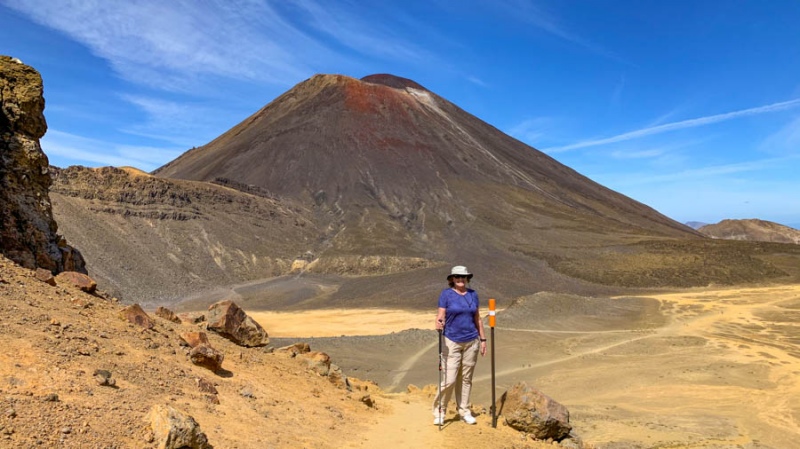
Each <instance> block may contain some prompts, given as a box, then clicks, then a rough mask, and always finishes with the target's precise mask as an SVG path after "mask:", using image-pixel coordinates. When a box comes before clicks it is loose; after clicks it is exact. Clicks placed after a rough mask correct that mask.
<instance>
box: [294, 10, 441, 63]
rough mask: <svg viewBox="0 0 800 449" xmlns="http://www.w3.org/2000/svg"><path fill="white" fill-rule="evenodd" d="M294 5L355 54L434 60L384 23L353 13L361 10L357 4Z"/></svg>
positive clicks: (312, 24)
mask: <svg viewBox="0 0 800 449" xmlns="http://www.w3.org/2000/svg"><path fill="white" fill-rule="evenodd" d="M294 4H295V5H296V6H298V7H300V8H301V9H302V10H303V11H304V12H305V14H306V16H307V17H308V18H309V21H308V22H309V24H310V25H311V26H312V27H314V28H316V29H317V30H319V31H320V32H322V33H324V34H326V35H327V36H329V37H332V38H333V39H335V40H336V41H337V42H338V43H340V44H341V45H344V46H346V47H348V48H349V49H350V50H352V51H355V52H358V53H361V54H364V55H369V56H372V57H375V56H378V57H381V58H385V59H399V60H402V61H406V62H408V61H422V60H426V59H430V58H429V52H428V51H427V50H425V49H423V48H421V47H418V46H416V45H414V44H412V43H410V42H409V41H406V40H405V39H403V38H402V37H400V36H398V35H397V33H396V32H394V31H392V30H391V29H390V28H388V27H386V26H385V25H383V24H384V23H385V21H384V20H370V18H369V17H368V16H364V15H363V14H362V15H356V14H354V13H353V11H356V10H358V8H357V5H354V4H351V3H349V2H317V1H313V0H295V2H294ZM380 8H381V6H380V5H379V4H376V5H374V6H373V7H371V8H370V10H372V11H376V12H377V10H378V9H380ZM406 19H407V18H406ZM413 28H414V29H416V28H419V26H414V27H413Z"/></svg>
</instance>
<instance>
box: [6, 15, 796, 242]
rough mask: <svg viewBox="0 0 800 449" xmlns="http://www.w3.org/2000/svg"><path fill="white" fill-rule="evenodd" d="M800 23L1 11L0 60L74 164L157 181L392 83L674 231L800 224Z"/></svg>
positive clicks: (58, 161) (48, 140) (65, 159)
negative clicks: (39, 86)
mask: <svg viewBox="0 0 800 449" xmlns="http://www.w3.org/2000/svg"><path fill="white" fill-rule="evenodd" d="M366 5H369V6H366ZM798 24H800V2H798V1H796V0H769V1H763V0H713V1H712V0H686V1H684V0H670V1H664V0H581V1H578V0H493V1H483V0H460V1H455V0H453V1H444V0H421V1H418V0H403V1H390V0H386V1H381V2H362V1H334V0H328V1H325V0H224V1H223V0H220V1H214V0H206V1H201V0H196V1H180V0H174V1H166V2H165V1H163V0H139V1H135V2H133V1H110V0H108V1H102V0H97V1H78V0H74V1H60V0H24V1H18V0H0V54H7V55H11V56H14V57H17V58H20V59H21V60H22V61H23V62H25V63H27V64H29V65H31V66H33V67H35V68H36V69H37V70H39V71H40V72H41V74H42V76H43V78H44V83H45V99H46V102H47V107H46V109H45V115H46V117H47V121H48V125H49V130H48V133H47V135H46V136H45V137H44V139H43V140H42V147H43V149H44V151H45V153H46V154H47V155H48V157H49V158H50V161H51V163H52V164H54V165H57V166H62V167H63V166H68V165H73V164H81V165H86V166H103V165H116V166H120V165H132V166H135V167H138V168H141V169H144V170H148V171H149V170H153V169H155V168H157V167H159V166H161V165H163V164H164V163H166V162H169V161H170V160H172V159H174V158H175V157H177V156H178V155H180V154H181V153H182V152H184V151H186V150H187V149H189V148H191V147H194V146H200V145H203V144H205V143H207V142H208V141H210V140H211V139H213V138H214V137H216V136H218V135H219V134H221V133H223V132H225V131H226V130H228V129H229V128H231V127H232V126H234V125H235V124H237V123H238V122H240V121H241V120H243V119H244V118H245V117H247V116H249V115H250V114H252V113H253V112H255V111H256V110H258V109H259V108H261V107H262V106H264V105H266V104H267V103H269V102H270V101H272V100H273V99H274V98H275V97H277V96H278V95H280V94H282V93H283V92H285V91H286V90H288V89H290V88H291V87H292V86H294V85H295V84H297V83H299V82H301V81H303V80H304V79H306V78H308V77H310V76H312V75H314V74H316V73H339V74H344V75H349V76H353V77H356V78H360V77H362V76H365V75H370V74H374V73H392V74H395V75H399V76H403V77H406V78H411V79H413V80H415V81H417V82H418V83H420V84H422V85H423V86H425V87H427V88H428V89H430V90H432V91H433V92H436V93H437V94H439V95H441V96H443V97H444V98H447V99H448V100H450V101H452V102H453V103H455V104H457V105H458V106H460V107H461V108H463V109H465V110H466V111H467V112H470V113H472V114H474V115H476V116H477V117H479V118H481V119H482V120H484V121H486V122H488V123H490V124H491V125H493V126H495V127H496V128H498V129H500V130H501V131H504V132H505V133H507V134H510V135H512V136H514V137H516V138H518V139H520V140H522V141H523V142H525V143H528V144H530V145H531V146H533V147H535V148H537V149H539V150H541V151H544V152H545V153H547V154H549V155H551V156H552V157H554V158H556V159H557V160H559V161H560V162H562V163H564V164H565V165H568V166H570V167H572V168H573V169H575V170H577V171H578V172H580V173H582V174H584V175H586V176H588V177H590V178H592V179H594V180H595V181H597V182H599V183H601V184H603V185H606V186H608V187H610V188H612V189H614V190H617V191H619V192H621V193H623V194H625V195H628V196H630V197H632V198H634V199H636V200H638V201H641V202H643V203H645V204H648V205H650V206H652V207H654V208H655V209H657V210H659V211H660V212H662V213H664V214H666V215H667V216H669V217H671V218H674V219H675V220H678V221H681V222H686V221H690V220H695V221H703V222H708V223H714V222H717V221H719V220H722V219H724V218H761V219H765V220H771V221H775V222H778V223H783V224H788V225H792V226H794V227H800V176H798V174H797V172H798V171H800V170H799V169H800V26H798Z"/></svg>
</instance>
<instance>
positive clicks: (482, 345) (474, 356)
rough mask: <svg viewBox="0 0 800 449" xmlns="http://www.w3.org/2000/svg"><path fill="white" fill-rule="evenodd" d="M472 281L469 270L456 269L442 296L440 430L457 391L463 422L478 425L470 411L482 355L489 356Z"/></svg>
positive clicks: (437, 414) (438, 320)
mask: <svg viewBox="0 0 800 449" xmlns="http://www.w3.org/2000/svg"><path fill="white" fill-rule="evenodd" d="M470 279H472V273H470V272H469V270H467V267H464V266H461V265H458V266H455V267H453V269H452V270H451V271H450V275H449V276H447V283H448V284H449V285H450V287H449V288H446V289H444V290H442V294H441V295H439V311H438V313H437V314H436V329H439V330H442V331H443V334H444V342H445V347H444V348H443V349H442V357H443V358H444V368H443V369H444V373H445V376H444V380H443V381H442V384H441V385H440V389H439V393H438V394H437V395H436V398H435V399H434V401H433V416H434V420H433V424H434V425H437V426H438V425H441V424H442V423H444V417H445V415H446V409H447V403H448V402H450V396H451V395H452V394H453V390H454V389H455V393H456V398H455V401H456V408H457V410H458V414H459V415H461V420H463V421H464V422H465V423H467V424H475V422H476V421H475V418H474V417H473V416H472V413H471V412H470V410H469V408H467V407H468V406H469V394H470V390H472V373H473V372H474V371H475V363H477V361H478V352H480V353H481V355H482V356H483V355H486V334H485V333H484V331H483V322H482V321H481V316H480V312H479V304H478V293H476V292H475V290H472V289H471V288H467V284H468V283H469V281H470ZM459 378H460V381H459ZM439 401H441V403H440V402H439ZM440 405H441V410H440V409H439V408H440Z"/></svg>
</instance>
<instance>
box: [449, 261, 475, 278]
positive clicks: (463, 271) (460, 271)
mask: <svg viewBox="0 0 800 449" xmlns="http://www.w3.org/2000/svg"><path fill="white" fill-rule="evenodd" d="M453 276H466V277H467V279H468V280H469V279H472V273H470V272H469V270H467V267H465V266H463V265H456V266H454V267H453V269H452V270H450V274H449V275H447V280H448V281H449V280H450V278H451V277H453Z"/></svg>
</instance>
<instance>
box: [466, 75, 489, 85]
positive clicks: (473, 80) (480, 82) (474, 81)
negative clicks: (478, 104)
mask: <svg viewBox="0 0 800 449" xmlns="http://www.w3.org/2000/svg"><path fill="white" fill-rule="evenodd" d="M467 81H469V82H470V83H472V84H477V85H478V86H481V87H488V86H489V85H488V84H486V83H485V82H484V81H483V80H482V79H480V78H478V77H477V76H471V75H470V76H467Z"/></svg>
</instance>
